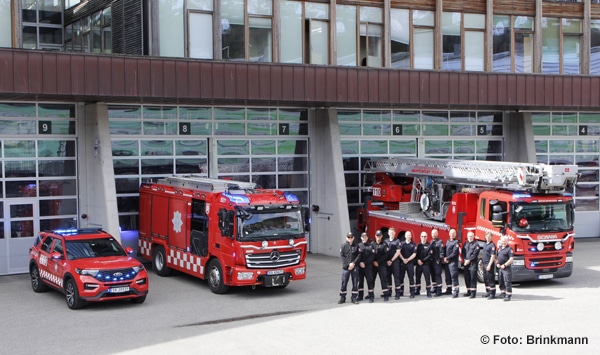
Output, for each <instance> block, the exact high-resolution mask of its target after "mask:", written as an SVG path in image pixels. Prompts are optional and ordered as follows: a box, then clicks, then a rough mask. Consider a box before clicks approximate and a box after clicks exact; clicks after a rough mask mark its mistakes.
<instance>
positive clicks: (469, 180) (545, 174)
mask: <svg viewBox="0 0 600 355" xmlns="http://www.w3.org/2000/svg"><path fill="white" fill-rule="evenodd" d="M365 170H366V171H369V172H373V173H378V172H379V173H386V174H388V175H393V176H398V175H400V176H406V177H410V178H412V179H413V189H412V192H411V198H410V202H400V203H399V205H398V206H397V209H399V210H405V211H413V212H416V210H415V208H416V209H417V210H418V209H420V210H421V211H422V213H423V214H424V215H425V216H427V217H429V218H432V219H436V220H443V219H444V218H445V215H446V212H447V209H448V207H449V204H450V199H451V197H452V195H453V194H454V193H456V192H479V191H478V190H481V189H483V188H490V187H491V188H495V189H503V190H511V191H524V192H529V193H541V194H549V193H563V192H564V191H565V190H566V189H568V188H571V187H573V186H574V185H575V184H576V182H577V177H578V173H577V165H548V164H531V163H512V162H498V161H468V160H467V161H464V160H444V159H419V158H404V157H403V158H390V159H378V160H372V161H368V162H367V164H366V166H365ZM388 207H389V205H388ZM394 209H395V208H394Z"/></svg>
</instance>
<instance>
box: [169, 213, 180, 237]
mask: <svg viewBox="0 0 600 355" xmlns="http://www.w3.org/2000/svg"><path fill="white" fill-rule="evenodd" d="M171 222H173V230H174V231H175V232H176V233H181V226H182V225H183V221H182V220H181V212H179V211H175V212H173V219H172V220H171Z"/></svg>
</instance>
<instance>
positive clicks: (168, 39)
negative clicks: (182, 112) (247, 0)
mask: <svg viewBox="0 0 600 355" xmlns="http://www.w3.org/2000/svg"><path fill="white" fill-rule="evenodd" d="M226 2H227V1H223V3H226ZM184 3H185V1H159V2H158V11H159V19H160V21H158V24H159V28H158V33H159V35H160V39H159V40H160V45H159V48H160V56H163V57H184V56H185V53H184V44H185V41H184V40H183V38H184V30H185V27H184V26H183V23H184V14H185V11H184ZM241 9H242V11H243V6H242V7H241ZM102 15H103V22H104V21H109V22H110V21H112V19H111V15H112V14H111V13H110V12H109V13H103V14H102ZM223 30H225V24H223ZM209 33H212V28H211V31H210V32H209ZM208 37H210V36H208Z"/></svg>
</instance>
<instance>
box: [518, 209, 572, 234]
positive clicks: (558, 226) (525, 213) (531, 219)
mask: <svg viewBox="0 0 600 355" xmlns="http://www.w3.org/2000/svg"><path fill="white" fill-rule="evenodd" d="M511 220H512V222H511V228H512V230H514V231H515V232H527V233H531V232H552V231H554V232H561V231H568V230H570V229H572V228H573V205H572V204H571V203H566V202H559V203H535V204H531V203H515V204H513V205H512V218H511Z"/></svg>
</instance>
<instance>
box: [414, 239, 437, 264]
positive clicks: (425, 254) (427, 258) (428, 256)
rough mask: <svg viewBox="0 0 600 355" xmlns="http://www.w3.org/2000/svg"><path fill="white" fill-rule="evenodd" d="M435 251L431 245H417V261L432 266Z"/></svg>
mask: <svg viewBox="0 0 600 355" xmlns="http://www.w3.org/2000/svg"><path fill="white" fill-rule="evenodd" d="M432 253H433V250H432V249H431V246H430V245H429V243H419V245H417V257H416V258H417V260H421V262H422V263H423V264H430V263H431V260H432Z"/></svg>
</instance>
